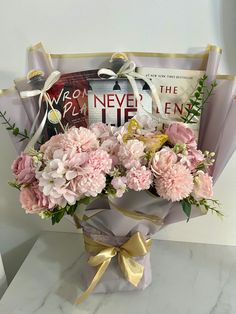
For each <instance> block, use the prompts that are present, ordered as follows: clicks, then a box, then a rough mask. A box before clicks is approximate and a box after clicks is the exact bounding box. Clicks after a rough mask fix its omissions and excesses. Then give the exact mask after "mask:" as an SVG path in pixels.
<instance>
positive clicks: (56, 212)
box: [11, 115, 219, 224]
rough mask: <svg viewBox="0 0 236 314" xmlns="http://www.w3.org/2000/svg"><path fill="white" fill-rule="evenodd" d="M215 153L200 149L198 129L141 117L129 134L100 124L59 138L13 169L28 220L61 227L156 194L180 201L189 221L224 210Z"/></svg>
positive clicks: (25, 155)
mask: <svg viewBox="0 0 236 314" xmlns="http://www.w3.org/2000/svg"><path fill="white" fill-rule="evenodd" d="M214 155H215V154H214V153H210V152H208V151H206V152H205V153H204V154H203V153H202V152H201V151H200V150H198V149H197V142H196V139H195V135H194V132H193V130H192V129H191V128H190V127H189V126H187V125H185V124H184V123H179V122H176V123H171V124H170V125H169V126H168V127H167V128H166V129H164V130H163V131H159V130H158V128H157V122H156V121H155V120H153V119H152V118H151V117H150V116H145V115H142V116H135V117H134V118H132V119H131V120H130V121H129V122H127V123H125V124H124V125H123V126H122V127H120V128H116V127H111V126H109V125H106V124H103V123H94V124H92V125H91V126H90V127H89V128H84V127H79V128H76V127H72V128H70V129H68V130H66V132H65V133H60V134H58V135H54V136H52V137H51V138H50V140H48V141H47V142H46V143H44V144H43V145H41V147H40V149H39V151H36V150H31V151H30V152H29V153H21V155H20V156H19V157H18V158H17V159H16V160H15V161H14V162H13V165H12V171H13V174H14V175H15V179H16V181H15V182H12V183H11V184H12V185H13V186H15V187H17V188H18V189H19V190H20V202H21V204H22V207H23V208H24V209H25V210H26V213H32V214H34V213H37V214H39V215H40V216H41V217H50V218H51V219H52V223H53V224H54V223H57V222H59V221H60V220H61V219H62V217H63V216H64V215H65V214H69V215H74V214H75V212H76V210H77V209H78V210H79V209H80V205H81V204H88V203H90V202H91V201H92V200H93V199H95V198H97V197H102V196H108V197H109V198H110V199H112V198H113V197H114V198H121V197H122V196H123V194H124V193H125V192H127V191H137V192H139V191H149V192H150V193H153V194H154V195H156V196H158V197H162V198H163V199H165V200H167V201H171V202H180V203H181V205H182V208H183V210H184V212H185V214H186V215H187V217H188V219H189V217H190V213H191V206H192V205H195V206H197V207H199V208H200V209H201V210H204V211H206V212H207V211H208V210H209V209H211V210H213V211H216V212H217V213H219V212H218V211H217V209H215V207H214V203H215V204H217V201H214V200H212V196H213V192H212V177H211V176H210V175H209V172H210V168H211V166H212V165H213V162H214V159H213V157H214Z"/></svg>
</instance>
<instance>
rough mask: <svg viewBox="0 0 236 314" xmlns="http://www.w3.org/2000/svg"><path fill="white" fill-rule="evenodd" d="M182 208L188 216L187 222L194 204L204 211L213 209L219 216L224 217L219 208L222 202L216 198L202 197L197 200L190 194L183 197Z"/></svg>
mask: <svg viewBox="0 0 236 314" xmlns="http://www.w3.org/2000/svg"><path fill="white" fill-rule="evenodd" d="M180 203H181V205H182V209H183V211H184V213H185V214H186V216H187V222H188V221H189V219H190V216H191V211H192V206H196V207H198V208H200V209H201V211H202V212H204V213H208V212H209V211H211V212H212V213H215V214H217V216H218V217H221V218H222V217H223V216H224V214H223V213H222V212H221V211H220V210H219V209H218V208H219V207H220V203H219V201H217V200H214V199H201V200H196V199H195V198H194V197H193V196H191V195H190V196H188V197H186V198H185V199H183V200H182V201H181V202H180Z"/></svg>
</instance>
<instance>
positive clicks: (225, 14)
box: [0, 0, 236, 278]
mask: <svg viewBox="0 0 236 314" xmlns="http://www.w3.org/2000/svg"><path fill="white" fill-rule="evenodd" d="M0 3H1V10H0V36H1V38H2V39H1V50H0V51H1V52H0V87H1V88H4V87H5V88H6V87H8V86H9V85H11V82H12V80H13V79H14V78H15V77H20V76H23V75H24V74H25V70H24V69H25V55H26V54H25V51H26V47H27V46H29V45H31V44H33V43H36V42H38V41H42V42H43V43H44V44H45V47H46V48H48V50H49V51H50V52H57V53H60V52H61V53H63V52H95V51H117V50H131V51H161V52H186V51H189V49H191V48H194V47H195V48H197V47H205V46H206V45H207V44H208V43H215V44H217V45H219V46H221V47H222V48H223V56H222V60H221V66H220V71H221V72H224V73H226V72H228V73H231V74H233V73H236V59H235V56H236V44H235V29H236V20H235V12H236V1H235V0H228V1H223V0H198V1H196V0H178V1H173V0H149V1H143V0H130V1H127V0H120V1H115V0H99V1H88V0H60V1H58V0H41V1H40V2H35V1H30V0H21V1H17V0H1V1H0ZM0 143H1V154H0V174H1V180H0V217H1V218H0V251H2V253H3V260H4V264H5V268H6V272H7V275H8V277H9V278H11V277H12V276H13V275H14V273H15V271H16V270H17V267H18V266H19V265H20V263H21V262H22V260H23V259H24V256H25V255H26V253H27V252H28V250H29V248H30V247H31V245H32V243H33V242H34V239H35V236H36V235H37V234H38V232H39V231H40V230H41V229H48V230H64V231H73V230H74V229H73V226H71V224H70V223H69V222H64V223H62V224H61V225H60V226H58V227H57V228H51V227H50V223H44V222H42V221H41V220H40V219H39V218H37V217H32V216H29V215H24V213H23V211H22V210H21V209H20V207H19V205H18V199H17V195H18V193H17V192H16V191H14V190H12V189H10V188H9V187H8V186H7V184H6V182H7V181H8V180H9V179H10V178H11V174H10V170H9V166H10V164H11V162H12V160H13V159H14V157H15V154H14V149H13V147H12V145H11V143H10V141H9V139H8V137H7V133H6V131H5V130H4V129H3V127H2V126H1V127H0ZM235 173H236V156H234V158H233V159H232V160H231V162H230V164H229V165H228V167H227V169H226V171H225V172H224V174H223V175H222V177H221V178H220V180H219V181H218V182H217V185H216V194H215V197H216V198H219V199H220V200H221V203H222V206H223V210H224V212H225V216H226V218H225V219H224V221H223V222H220V221H219V220H218V219H216V218H214V217H211V215H210V216H209V217H208V218H205V217H203V218H199V219H196V220H194V221H192V222H190V223H189V224H185V223H181V224H177V225H173V226H171V227H169V228H168V229H166V230H163V231H162V232H161V233H160V234H159V235H158V237H160V238H163V239H175V240H183V241H196V242H209V243H221V244H222V243H225V244H236V228H235V226H236V211H235V207H234V193H235V188H236V178H235Z"/></svg>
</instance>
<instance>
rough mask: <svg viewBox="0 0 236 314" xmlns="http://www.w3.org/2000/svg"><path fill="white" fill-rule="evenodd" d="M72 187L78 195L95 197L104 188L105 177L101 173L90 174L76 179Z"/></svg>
mask: <svg viewBox="0 0 236 314" xmlns="http://www.w3.org/2000/svg"><path fill="white" fill-rule="evenodd" d="M73 185H74V188H75V190H76V192H77V193H78V194H79V195H82V194H83V195H85V196H93V197H96V196H97V195H98V194H100V193H101V192H102V190H103V189H104V188H105V186H106V176H105V175H104V174H103V173H101V172H100V173H97V172H90V173H88V174H85V175H83V176H81V177H77V178H76V179H75V180H74V183H73Z"/></svg>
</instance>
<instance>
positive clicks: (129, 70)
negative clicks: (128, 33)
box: [98, 60, 166, 121]
mask: <svg viewBox="0 0 236 314" xmlns="http://www.w3.org/2000/svg"><path fill="white" fill-rule="evenodd" d="M135 69H136V65H135V62H134V61H130V60H127V61H126V62H125V63H124V64H123V66H122V67H121V68H120V70H119V71H118V72H117V73H115V72H114V71H112V70H111V69H106V68H102V69H100V70H98V76H99V77H100V78H101V79H104V78H108V79H116V78H120V77H125V78H127V79H128V81H129V83H130V85H131V87H132V89H133V92H134V96H135V98H136V100H137V102H138V104H139V105H140V106H141V107H142V108H143V110H144V111H145V112H146V113H147V114H148V115H150V112H147V111H146V109H145V108H144V107H143V106H142V104H141V103H140V97H139V91H138V87H137V84H136V82H135V79H141V80H143V81H144V82H146V83H147V85H148V86H149V88H150V90H151V93H152V97H153V100H154V102H155V105H156V106H157V108H158V112H159V114H160V116H161V119H162V120H163V121H166V117H165V114H164V112H163V110H162V105H161V101H160V98H159V95H158V92H157V89H156V87H155V85H154V84H153V83H152V81H151V80H149V79H148V78H147V77H145V76H144V75H142V74H139V73H137V72H135ZM152 118H153V116H152Z"/></svg>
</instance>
